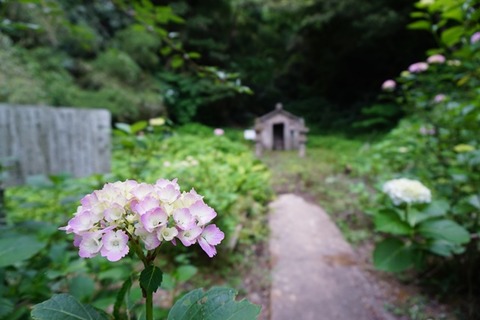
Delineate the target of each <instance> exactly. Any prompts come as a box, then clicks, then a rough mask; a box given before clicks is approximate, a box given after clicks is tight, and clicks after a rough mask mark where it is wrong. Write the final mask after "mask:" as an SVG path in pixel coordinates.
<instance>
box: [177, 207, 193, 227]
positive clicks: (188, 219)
mask: <svg viewBox="0 0 480 320" xmlns="http://www.w3.org/2000/svg"><path fill="white" fill-rule="evenodd" d="M173 220H175V223H176V224H177V227H179V228H180V229H182V230H188V229H191V228H193V227H194V226H195V218H194V217H193V216H192V215H191V214H190V211H189V210H188V209H185V208H184V209H177V210H175V211H174V212H173Z"/></svg>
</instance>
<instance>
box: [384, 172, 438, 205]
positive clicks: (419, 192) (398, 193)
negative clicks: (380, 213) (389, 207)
mask: <svg viewBox="0 0 480 320" xmlns="http://www.w3.org/2000/svg"><path fill="white" fill-rule="evenodd" d="M383 192H385V193H386V194H387V195H388V196H389V197H390V199H392V201H393V203H394V204H395V205H399V204H402V203H407V204H411V203H429V202H430V201H431V200H432V193H431V192H430V189H428V188H427V187H425V186H424V185H423V184H422V183H421V182H419V181H416V180H411V179H406V178H400V179H393V180H390V181H387V182H386V183H385V184H384V185H383Z"/></svg>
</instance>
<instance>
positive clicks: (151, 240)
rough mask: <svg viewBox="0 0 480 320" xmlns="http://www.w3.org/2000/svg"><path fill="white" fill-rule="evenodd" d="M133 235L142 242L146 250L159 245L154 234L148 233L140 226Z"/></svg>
mask: <svg viewBox="0 0 480 320" xmlns="http://www.w3.org/2000/svg"><path fill="white" fill-rule="evenodd" d="M135 235H137V236H138V237H139V238H140V239H141V240H142V241H143V243H144V244H145V248H146V249H147V250H153V249H155V248H156V247H158V246H159V245H160V243H161V241H160V240H159V239H158V237H157V235H156V234H155V233H150V232H148V231H147V230H145V228H143V227H141V226H137V228H136V229H135Z"/></svg>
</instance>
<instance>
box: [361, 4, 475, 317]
mask: <svg viewBox="0 0 480 320" xmlns="http://www.w3.org/2000/svg"><path fill="white" fill-rule="evenodd" d="M416 7H417V11H416V12H414V13H413V14H412V16H413V17H415V18H417V19H418V21H416V22H414V23H412V24H411V26H410V27H411V28H412V29H422V30H429V31H432V33H433V34H434V36H435V38H436V39H438V41H439V43H438V45H439V48H436V49H432V50H429V52H428V55H429V56H430V57H429V59H427V61H428V63H424V64H423V65H422V68H421V70H419V69H418V66H419V65H418V64H417V65H416V66H411V67H410V68H409V69H410V70H409V71H404V72H402V73H401V75H400V76H399V77H398V78H397V83H398V85H397V88H394V89H391V91H392V93H391V95H392V100H393V99H395V101H396V103H398V104H399V105H400V106H402V107H403V108H404V110H405V112H406V113H407V114H408V115H409V117H408V118H406V119H405V120H403V121H402V122H401V123H400V124H399V126H398V127H397V128H396V129H394V130H393V131H391V132H390V133H389V134H388V135H387V136H386V137H385V139H383V140H382V141H381V142H379V143H377V144H375V145H374V146H373V147H371V148H369V149H368V150H365V151H364V152H363V159H362V161H357V162H358V163H361V164H360V165H358V166H355V170H356V172H358V173H361V174H367V175H370V176H371V177H372V178H373V179H372V180H373V182H374V183H376V184H377V185H378V187H379V188H381V185H382V184H383V183H384V182H385V181H387V180H390V179H392V178H398V177H408V178H413V179H416V180H419V181H421V182H422V183H423V184H425V185H426V186H427V187H428V188H429V189H430V190H431V191H432V202H431V203H430V204H428V205H427V204H405V203H403V204H394V203H392V201H391V200H390V199H389V198H388V197H387V196H386V195H383V194H380V195H379V196H378V198H377V199H376V201H375V202H373V203H371V204H370V205H369V208H368V209H367V212H368V213H369V214H371V215H372V218H373V221H374V223H375V229H376V231H378V232H380V233H381V234H382V235H383V236H382V239H383V240H381V241H380V242H379V243H378V244H377V247H376V249H375V252H374V263H375V265H376V266H377V267H378V268H380V269H383V270H387V271H395V272H399V271H405V270H407V269H410V268H413V267H415V268H416V269H417V270H419V271H420V272H424V271H428V272H429V275H430V277H428V278H426V279H425V281H427V282H436V283H440V284H441V287H442V289H443V291H442V293H444V294H447V292H448V293H452V290H455V291H456V292H460V291H462V290H465V289H468V290H467V291H466V292H468V293H469V296H468V299H465V300H464V302H466V303H471V304H474V303H476V302H475V301H477V300H476V298H475V295H477V294H478V293H474V292H476V291H475V289H474V288H476V287H478V283H479V281H480V279H479V278H478V276H477V275H476V273H475V272H474V271H473V270H476V269H477V268H478V266H479V264H478V263H479V257H480V256H479V244H478V230H479V229H478V228H479V218H480V216H479V214H480V194H479V189H478V186H479V185H480V176H479V174H478V173H479V172H480V140H479V137H480V129H479V126H478V124H479V121H480V100H479V99H478V97H479V91H478V85H479V83H480V77H479V75H480V73H479V63H480V42H478V40H476V39H475V37H474V36H473V35H474V34H475V33H476V32H478V31H479V30H480V25H479V23H478V21H479V19H478V17H479V16H480V11H479V10H478V1H469V2H464V1H456V0H443V1H435V2H428V1H420V2H419V3H418V4H417V5H416ZM478 35H480V34H477V36H478ZM413 62H415V61H413ZM415 69H416V70H415ZM446 274H448V276H447V278H445V279H443V280H442V278H443V277H445V275H446ZM472 312H474V311H472V310H470V312H469V313H468V316H473V313H472Z"/></svg>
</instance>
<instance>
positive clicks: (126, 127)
mask: <svg viewBox="0 0 480 320" xmlns="http://www.w3.org/2000/svg"><path fill="white" fill-rule="evenodd" d="M115 128H117V129H118V130H120V131H123V132H125V133H128V134H131V133H132V130H131V129H130V125H128V124H126V123H122V122H117V123H115Z"/></svg>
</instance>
